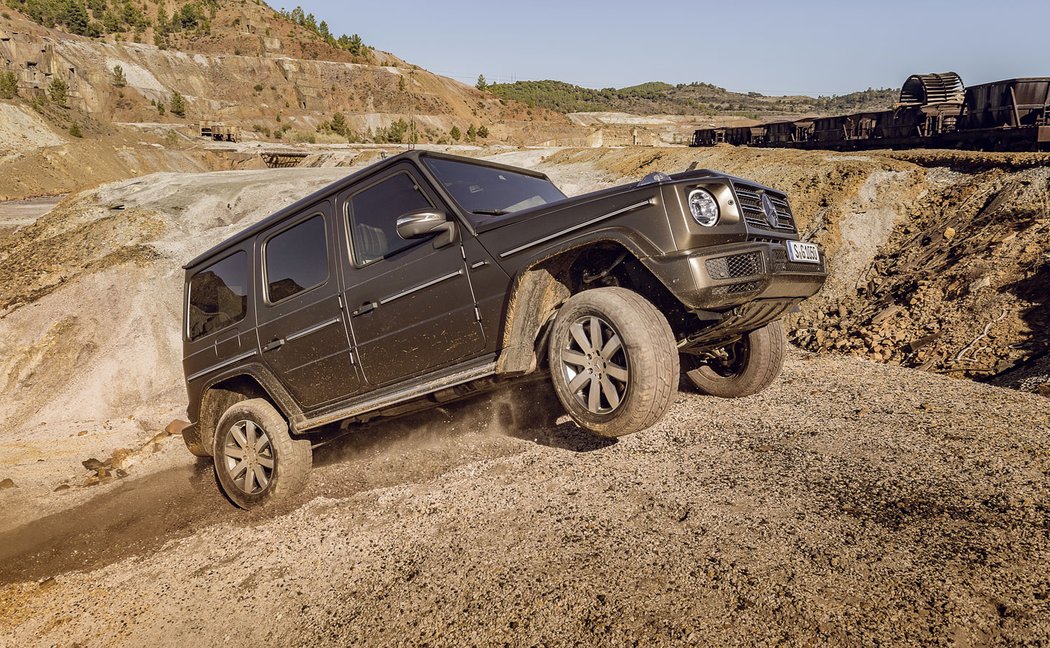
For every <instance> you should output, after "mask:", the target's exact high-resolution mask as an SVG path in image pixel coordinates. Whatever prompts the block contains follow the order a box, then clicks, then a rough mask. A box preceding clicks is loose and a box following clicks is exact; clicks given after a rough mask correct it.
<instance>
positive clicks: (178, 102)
mask: <svg viewBox="0 0 1050 648" xmlns="http://www.w3.org/2000/svg"><path fill="white" fill-rule="evenodd" d="M169 104H170V105H169V106H168V107H169V108H170V109H171V114H173V115H175V116H177V117H185V116H186V100H185V99H183V98H182V95H181V94H179V92H178V91H177V90H176V91H175V92H172V93H171V101H170V102H169Z"/></svg>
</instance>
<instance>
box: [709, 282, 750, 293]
mask: <svg viewBox="0 0 1050 648" xmlns="http://www.w3.org/2000/svg"><path fill="white" fill-rule="evenodd" d="M759 285H760V284H759V283H758V282H757V281H747V282H745V283H738V284H730V285H728V286H717V287H715V288H713V289H711V294H712V295H742V294H744V293H749V292H755V291H756V290H758V289H759Z"/></svg>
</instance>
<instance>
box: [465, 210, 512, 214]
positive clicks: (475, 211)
mask: <svg viewBox="0 0 1050 648" xmlns="http://www.w3.org/2000/svg"><path fill="white" fill-rule="evenodd" d="M470 213H471V214H478V215H480V216H505V215H507V214H509V213H510V212H509V211H507V210H506V209H475V210H473V211H471V212H470Z"/></svg>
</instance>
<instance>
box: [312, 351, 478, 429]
mask: <svg viewBox="0 0 1050 648" xmlns="http://www.w3.org/2000/svg"><path fill="white" fill-rule="evenodd" d="M495 373H496V356H495V354H491V355H487V356H484V357H482V358H478V359H475V360H471V361H469V362H465V363H463V364H459V365H455V366H453V367H451V368H445V369H443V370H440V371H438V372H435V373H431V374H427V375H424V376H422V377H420V378H415V379H413V380H412V381H411V382H410V383H408V384H406V383H401V384H397V385H391V386H389V387H383V388H382V389H378V390H376V391H374V392H369V393H367V394H364V395H362V396H359V397H357V398H354V399H352V400H350V401H345V402H343V403H339V404H338V405H336V406H334V408H331V409H328V410H324V409H322V410H320V411H318V412H315V413H313V415H311V416H301V417H296V418H295V419H293V420H292V422H291V423H292V430H293V431H294V432H306V431H308V430H312V429H314V428H319V427H321V426H323V425H328V424H330V423H336V422H338V421H342V420H343V419H348V418H352V417H355V416H360V415H362V414H368V413H369V412H374V411H376V410H381V409H386V408H388V407H391V406H394V405H399V404H401V403H405V402H408V401H411V400H415V399H417V398H421V397H423V396H427V395H429V394H433V393H434V392H438V391H441V390H442V389H448V388H449V387H455V386H457V385H462V384H464V383H468V382H471V381H474V380H478V379H479V378H485V377H487V376H491V375H493V374H495Z"/></svg>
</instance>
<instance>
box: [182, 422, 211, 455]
mask: <svg viewBox="0 0 1050 648" xmlns="http://www.w3.org/2000/svg"><path fill="white" fill-rule="evenodd" d="M182 442H183V443H185V444H186V449H187V450H189V451H190V454H192V455H193V456H194V457H198V458H200V459H211V453H210V452H208V448H206V447H204V442H203V441H201V433H200V427H199V426H196V425H195V426H193V427H188V428H186V429H185V430H183V431H182Z"/></svg>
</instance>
